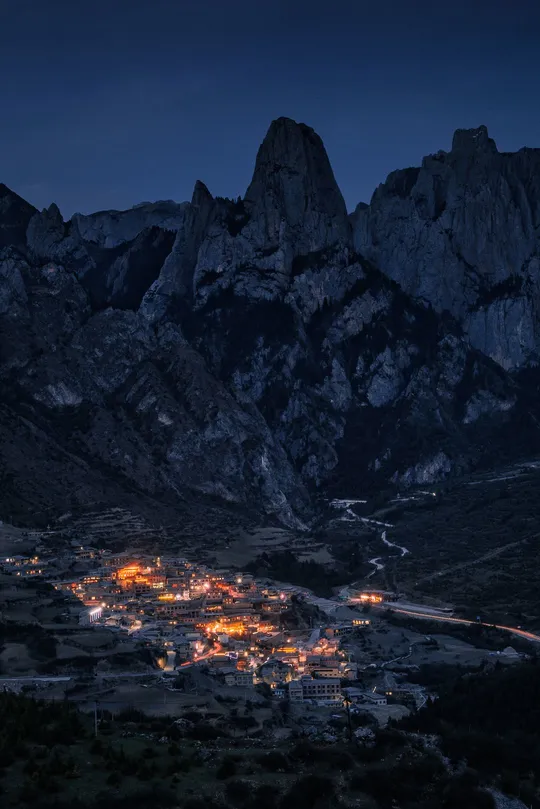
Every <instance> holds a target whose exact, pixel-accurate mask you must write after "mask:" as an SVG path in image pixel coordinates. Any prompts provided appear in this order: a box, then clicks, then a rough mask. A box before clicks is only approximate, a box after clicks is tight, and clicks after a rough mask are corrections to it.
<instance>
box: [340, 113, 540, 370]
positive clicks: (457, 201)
mask: <svg viewBox="0 0 540 809" xmlns="http://www.w3.org/2000/svg"><path fill="white" fill-rule="evenodd" d="M352 223H353V229H354V242H355V247H356V249H357V250H358V251H359V252H361V253H362V254H364V255H365V256H366V257H368V258H370V259H371V260H372V261H373V262H374V263H376V264H377V266H378V267H379V268H380V269H381V270H382V271H383V272H384V273H386V274H387V275H389V276H390V277H391V278H393V279H395V280H396V281H397V282H398V283H399V284H400V286H401V287H402V288H403V289H404V290H405V291H406V292H408V293H409V294H411V295H413V296H415V297H418V298H420V299H422V300H424V301H426V302H427V303H429V304H431V305H432V306H433V307H434V308H435V309H436V310H437V311H439V312H442V311H445V310H446V311H448V312H450V313H451V314H452V315H454V316H455V317H456V319H457V320H458V321H459V322H460V324H461V325H462V327H463V329H464V331H465V332H466V334H467V335H468V338H469V340H470V342H471V344H472V345H473V346H475V347H476V348H478V349H479V350H480V351H482V352H483V353H484V354H486V355H487V356H488V357H491V358H492V359H493V360H495V361H496V362H497V363H498V364H499V365H501V366H502V367H503V368H506V369H509V370H513V369H518V368H521V367H523V366H526V365H527V364H529V363H531V362H536V360H537V358H538V352H539V349H540V313H539V310H538V293H539V286H538V285H539V283H540V149H521V150H520V151H519V152H517V153H515V154H506V153H499V152H498V151H497V147H496V145H495V143H494V141H493V140H492V139H491V138H490V137H489V136H488V132H487V129H486V128H485V127H483V126H482V127H479V128H478V129H472V130H458V131H457V132H456V133H455V135H454V139H453V143H452V149H451V151H450V152H448V153H447V152H438V153H437V154H435V155H430V156H429V157H426V158H424V160H423V162H422V166H421V167H420V168H410V169H405V170H403V171H395V172H393V173H392V174H390V175H389V177H388V179H387V180H386V182H385V183H384V184H383V185H381V186H379V188H378V189H377V190H376V191H375V193H374V195H373V199H372V201H371V204H370V205H369V206H362V207H361V208H359V209H357V211H355V213H354V214H353V216H352Z"/></svg>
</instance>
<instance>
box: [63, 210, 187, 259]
mask: <svg viewBox="0 0 540 809" xmlns="http://www.w3.org/2000/svg"><path fill="white" fill-rule="evenodd" d="M185 208H186V203H178V202H172V201H171V200H167V201H161V202H142V203H141V204H140V205H135V207H133V208H130V209H129V210H128V211H99V212H98V213H93V214H88V215H85V214H80V213H76V214H74V215H73V216H72V217H71V222H72V224H73V225H74V226H75V228H76V231H77V234H78V236H79V237H80V238H81V239H82V240H83V241H85V242H90V243H91V244H93V245H95V246H96V247H101V248H103V249H107V250H110V249H112V248H115V247H118V246H119V245H121V244H125V243H126V242H132V241H133V240H134V239H136V238H137V236H138V235H139V233H142V231H143V230H147V229H148V228H153V227H157V228H161V229H162V230H171V231H177V230H178V228H179V227H180V226H181V224H182V221H183V217H184V210H185Z"/></svg>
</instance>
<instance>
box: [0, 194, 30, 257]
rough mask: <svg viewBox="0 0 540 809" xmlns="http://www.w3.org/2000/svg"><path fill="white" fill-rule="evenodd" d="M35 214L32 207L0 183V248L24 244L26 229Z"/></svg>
mask: <svg viewBox="0 0 540 809" xmlns="http://www.w3.org/2000/svg"><path fill="white" fill-rule="evenodd" d="M35 213H36V209H35V208H34V206H33V205H30V203H28V202H26V200H24V199H22V197H20V196H19V195H18V194H16V193H15V192H14V191H12V190H11V189H10V188H8V187H7V185H4V183H0V248H2V247H6V246H7V245H18V246H19V245H22V244H24V241H25V236H26V228H27V227H28V223H29V221H30V219H31V218H32V216H33V215H34V214H35Z"/></svg>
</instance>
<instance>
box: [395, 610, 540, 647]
mask: <svg viewBox="0 0 540 809" xmlns="http://www.w3.org/2000/svg"><path fill="white" fill-rule="evenodd" d="M379 609H390V610H391V611H392V612H399V613H401V614H402V615H410V616H412V617H413V618H424V619H429V620H430V621H449V622H451V623H454V624H468V625H474V626H487V627H490V626H491V627H493V628H494V629H501V630H503V632H510V633H511V634H512V635H517V636H518V637H520V638H525V640H530V641H532V642H533V643H540V635H535V634H534V632H527V631H526V630H525V629H518V628H517V627H514V626H504V625H502V624H488V623H485V622H484V621H470V620H469V619H468V618H452V617H451V616H449V615H438V614H432V613H429V612H415V611H414V610H402V609H399V608H398V607H390V606H389V605H387V604H385V605H383V606H382V607H379Z"/></svg>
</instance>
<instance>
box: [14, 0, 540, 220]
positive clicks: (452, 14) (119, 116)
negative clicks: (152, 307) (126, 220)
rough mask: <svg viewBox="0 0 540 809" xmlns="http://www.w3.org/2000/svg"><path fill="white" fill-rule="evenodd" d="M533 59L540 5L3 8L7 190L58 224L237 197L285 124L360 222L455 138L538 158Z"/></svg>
mask: <svg viewBox="0 0 540 809" xmlns="http://www.w3.org/2000/svg"><path fill="white" fill-rule="evenodd" d="M514 8H519V11H518V12H516V11H515V10H513V9H514ZM539 53H540V3H539V2H538V0H519V1H518V2H513V3H512V2H510V0H504V1H503V0H492V1H491V2H487V0H467V2H464V0H452V2H447V3H440V2H437V0H378V2H377V1H375V0H374V2H366V0H356V2H354V0H350V1H346V0H325V2H321V1H320V0H272V1H270V0H251V2H245V1H244V0H193V1H192V0H176V2H174V1H173V0H91V1H90V2H85V0H0V76H1V79H0V115H1V124H0V182H4V183H6V185H8V186H10V187H11V188H13V189H14V190H15V191H17V192H18V193H19V194H21V195H22V196H24V197H25V198H26V199H28V200H29V201H30V202H32V203H34V204H35V205H37V206H38V207H44V206H46V205H48V204H49V203H50V202H52V201H55V202H57V203H58V205H59V206H60V209H61V210H62V213H63V214H64V216H65V217H69V216H70V215H71V214H72V213H73V212H74V211H82V212H90V211H93V210H99V209H106V208H127V207H130V206H131V205H134V204H136V203H138V202H141V201H144V200H155V199H176V200H178V201H182V200H185V199H189V198H190V197H191V192H192V188H193V185H194V183H195V180H196V179H201V180H203V181H204V182H205V183H206V184H207V185H208V187H209V189H210V191H211V192H212V193H214V194H220V195H222V196H237V195H239V194H243V193H244V191H245V189H246V186H247V184H248V182H249V179H250V176H251V172H252V170H253V163H254V160H255V155H256V151H257V148H258V146H259V143H260V141H261V140H262V138H263V136H264V134H265V132H266V129H267V128H268V125H269V123H270V121H271V120H272V119H273V118H277V117H279V116H281V115H286V116H289V117H291V118H294V119H296V120H297V121H303V122H305V123H307V124H309V125H310V126H312V127H314V128H315V129H316V130H317V132H318V133H319V134H320V135H321V137H322V138H323V140H324V143H325V145H326V148H327V150H328V153H329V155H330V160H331V162H332V165H333V167H334V171H335V174H336V177H337V180H338V182H339V184H340V187H341V189H342V191H343V194H344V196H345V199H346V202H347V205H348V207H349V208H350V209H352V208H354V206H355V205H356V203H357V202H359V201H360V200H363V201H369V198H370V197H371V194H372V192H373V190H374V188H375V187H376V185H377V184H378V183H380V182H382V181H383V180H384V179H385V177H386V175H387V174H388V172H390V171H392V170H393V169H395V168H403V167H406V166H410V165H418V164H419V161H420V160H421V158H422V156H423V155H424V154H428V153H430V152H435V151H437V150H438V149H441V148H442V149H448V148H449V147H450V142H451V137H452V133H453V131H454V129H456V128H458V127H472V126H478V125H479V124H481V123H484V124H486V125H487V126H488V129H489V131H490V134H491V136H492V137H494V138H495V140H496V142H497V145H498V147H499V149H500V150H506V151H510V150H515V149H519V148H520V147H521V146H524V145H528V146H540V105H539V104H538V94H539V90H538V87H539V77H540V59H539Z"/></svg>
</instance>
